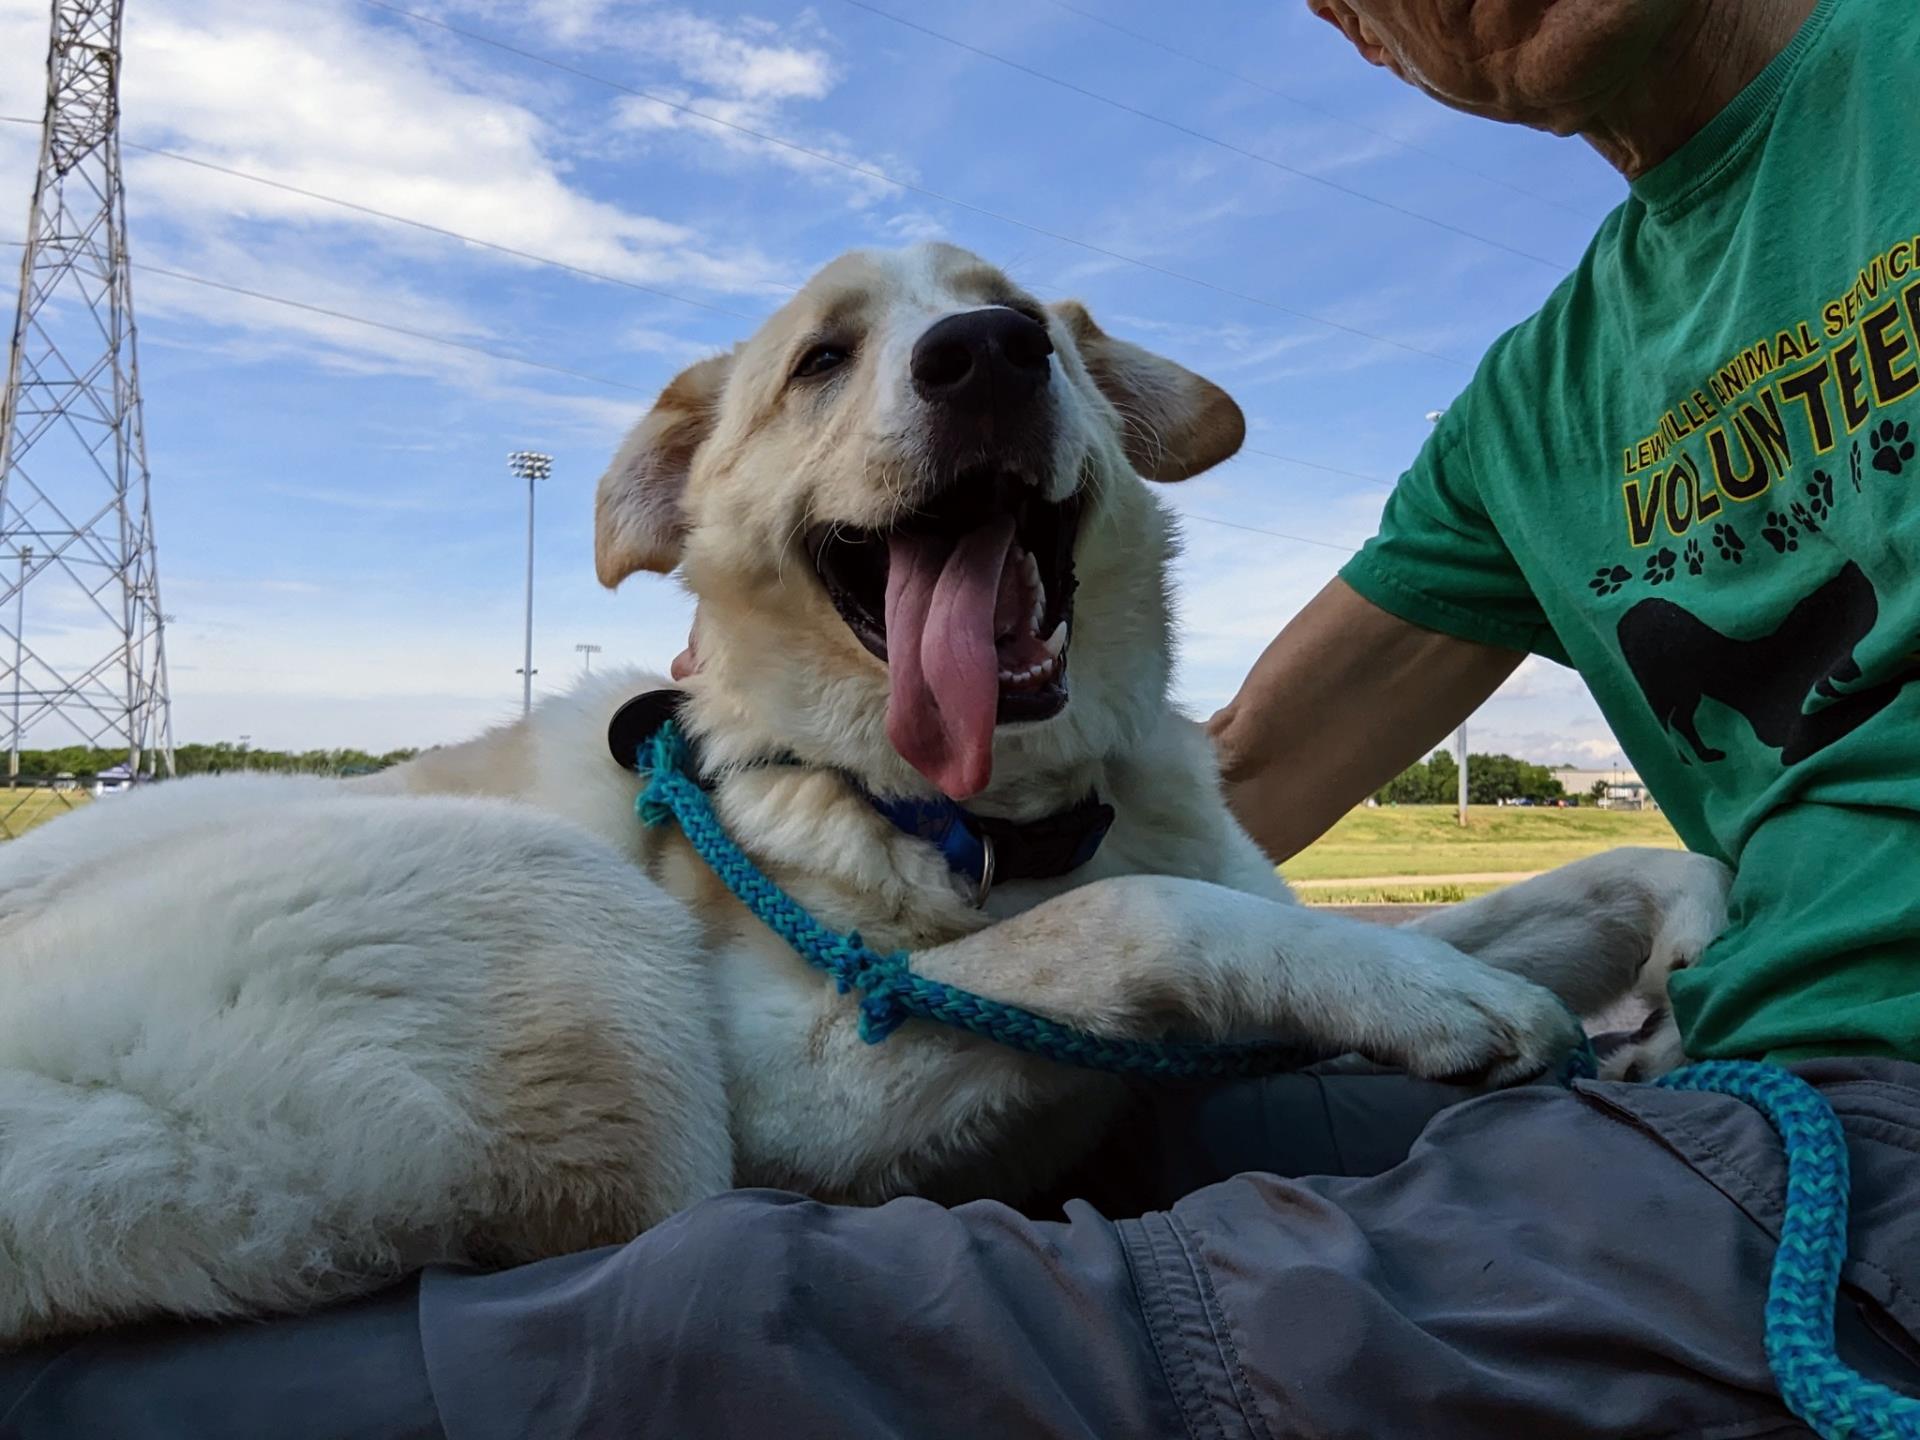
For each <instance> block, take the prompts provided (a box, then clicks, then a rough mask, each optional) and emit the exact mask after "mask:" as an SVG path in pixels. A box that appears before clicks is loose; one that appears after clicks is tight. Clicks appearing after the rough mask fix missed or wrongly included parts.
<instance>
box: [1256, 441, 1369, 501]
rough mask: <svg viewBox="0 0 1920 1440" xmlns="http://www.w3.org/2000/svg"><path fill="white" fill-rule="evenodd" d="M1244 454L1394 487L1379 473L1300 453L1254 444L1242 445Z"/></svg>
mask: <svg viewBox="0 0 1920 1440" xmlns="http://www.w3.org/2000/svg"><path fill="white" fill-rule="evenodd" d="M1240 453H1241V454H1242V455H1262V456H1265V457H1266V458H1267V459H1269V460H1283V461H1285V462H1286V463H1287V464H1289V465H1302V466H1305V467H1306V468H1307V469H1309V470H1324V471H1326V472H1327V474H1329V475H1344V476H1346V477H1347V478H1348V479H1349V480H1364V481H1366V482H1367V484H1369V485H1378V486H1379V487H1380V488H1381V489H1383V490H1391V489H1393V488H1394V486H1393V481H1391V480H1382V479H1381V478H1380V477H1379V476H1378V475H1362V474H1361V473H1360V472H1359V471H1358V470H1342V469H1341V468H1340V467H1339V466H1338V465H1327V464H1324V463H1322V462H1321V461H1318V460H1302V459H1301V458H1300V457H1299V456H1298V455H1282V454H1280V453H1279V451H1277V450H1260V449H1256V448H1255V447H1254V446H1252V445H1242V446H1241V447H1240Z"/></svg>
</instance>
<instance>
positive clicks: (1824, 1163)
mask: <svg viewBox="0 0 1920 1440" xmlns="http://www.w3.org/2000/svg"><path fill="white" fill-rule="evenodd" d="M1655 1083H1657V1084H1658V1085H1660V1086H1661V1087H1663V1088H1665V1089H1668V1090H1700V1091H1710V1092H1712V1093H1714V1094H1717V1095H1728V1096H1732V1097H1733V1098H1734V1099H1736V1100H1742V1101H1745V1102H1746V1103H1747V1104H1749V1105H1751V1106H1753V1107H1754V1108H1755V1109H1756V1110H1758V1111H1759V1112H1760V1113H1761V1114H1762V1115H1764V1116H1766V1117H1767V1123H1768V1124H1770V1125H1772V1126H1773V1128H1774V1130H1775V1131H1777V1132H1778V1133H1779V1136H1780V1143H1781V1145H1782V1146H1783V1147H1784V1148H1785V1150H1786V1155H1787V1203H1786V1207H1785V1211H1784V1214H1783V1215H1782V1217H1781V1221H1780V1248H1779V1249H1778V1250H1776V1251H1775V1252H1774V1256H1773V1274H1772V1275H1771V1277H1770V1278H1769V1280H1768V1283H1767V1308H1766V1350H1767V1367H1768V1368H1769V1369H1770V1370H1771V1371H1772V1372H1773V1379H1774V1383H1775V1384H1776V1385H1777V1386H1779V1389H1780V1398H1781V1400H1782V1401H1783V1402H1785V1404H1786V1407H1787V1408H1788V1409H1789V1410H1791V1411H1792V1412H1793V1413H1794V1414H1795V1415H1798V1416H1799V1417H1800V1418H1801V1419H1802V1420H1804V1421H1806V1422H1807V1424H1808V1425H1810V1426H1812V1427H1813V1429H1814V1430H1815V1431H1817V1432H1818V1433H1819V1434H1820V1435H1821V1436H1822V1437H1824V1440H1920V1400H1916V1399H1911V1398H1909V1397H1907V1396H1905V1395H1901V1394H1899V1393H1898V1392H1896V1391H1894V1390H1890V1389H1888V1388H1887V1387H1886V1386H1885V1385H1881V1384H1877V1383H1876V1382H1874V1381H1872V1380H1869V1379H1867V1378H1866V1377H1865V1376H1864V1375H1861V1374H1860V1373H1859V1372H1857V1371H1855V1370H1852V1369H1849V1368H1848V1367H1847V1366H1846V1365H1845V1364H1843V1363H1842V1362H1841V1360H1840V1357H1839V1355H1838V1353H1837V1352H1836V1349H1835V1345H1834V1330H1833V1317H1834V1311H1835V1308H1836V1306H1837V1305H1838V1304H1839V1300H1840V1267H1841V1265H1842V1263H1843V1262H1844V1261H1845V1259H1846V1253H1847V1195H1848V1190H1849V1186H1850V1175H1849V1171H1848V1166H1847V1138H1846V1135H1845V1133H1844V1132H1843V1131H1842V1130H1841V1128H1840V1121H1839V1118H1838V1117H1837V1116H1836V1115H1835V1114H1834V1113H1833V1107H1832V1106H1831V1105H1829V1104H1828V1103H1827V1099H1826V1097H1825V1096H1824V1095H1822V1094H1821V1093H1820V1092H1819V1091H1818V1090H1816V1089H1814V1088H1813V1086H1811V1085H1809V1084H1808V1083H1807V1082H1806V1081H1804V1080H1802V1079H1801V1078H1800V1077H1799V1076H1798V1075H1795V1074H1793V1073H1792V1072H1791V1071H1788V1070H1782V1069H1781V1068H1780V1067H1778V1066H1777V1065H1762V1064H1759V1063H1757V1062H1755V1061H1751V1060H1707V1061H1703V1062H1701V1063H1700V1064H1698V1065H1690V1066H1688V1067H1687V1068H1686V1069H1684V1070H1676V1071H1675V1072H1674V1073H1673V1074H1671V1075H1667V1076H1664V1077H1662V1078H1661V1079H1660V1080H1658V1081H1657V1082H1655Z"/></svg>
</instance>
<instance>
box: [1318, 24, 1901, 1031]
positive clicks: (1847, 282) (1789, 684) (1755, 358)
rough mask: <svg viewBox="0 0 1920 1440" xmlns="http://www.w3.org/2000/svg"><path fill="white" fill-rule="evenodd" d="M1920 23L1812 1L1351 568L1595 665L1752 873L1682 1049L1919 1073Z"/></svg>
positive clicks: (1691, 800)
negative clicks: (1833, 1060)
mask: <svg viewBox="0 0 1920 1440" xmlns="http://www.w3.org/2000/svg"><path fill="white" fill-rule="evenodd" d="M1917 447H1920V4H1916V3H1915V0H1822V3H1821V4H1820V5H1819V7H1818V8H1817V9H1816V10H1815V11H1814V13H1813V14H1812V16H1811V17H1809V19H1808V20H1807V22H1806V23H1805V25H1804V26H1803V27H1802V28H1801V30H1800V32H1799V33H1798V35H1797V36H1796V37H1795V39H1794V40H1793V42H1792V44H1791V45H1789V47H1788V48H1787V49H1786V50H1785V51H1784V52H1782V53H1781V54H1780V55H1779V56H1778V57H1777V58H1776V59H1775V60H1774V62H1773V63H1772V64H1771V65H1769V66H1768V67H1767V68H1766V70H1765V71H1763V72H1762V73H1761V74H1760V75H1759V76H1758V77H1756V78H1755V79H1754V81H1753V83H1752V84H1751V85H1749V86H1748V87H1747V88H1746V90H1744V91H1743V92H1742V93H1741V94H1740V96H1739V97H1738V98H1737V99H1736V100H1735V101H1734V102H1733V103H1732V104H1731V105H1730V106H1728V107H1727V109H1726V110H1725V111H1724V112H1723V113H1721V114H1720V115H1719V116H1718V117H1717V118H1716V119H1715V120H1714V121H1713V122H1712V123H1711V124H1710V125H1708V126H1707V128H1706V129H1705V130H1703V131H1701V132H1700V133H1699V134H1698V135H1696V136H1695V137H1694V138H1693V139H1692V140H1690V141H1689V142H1688V143H1687V144H1686V146H1685V147H1684V148H1682V149H1681V150H1680V151H1679V152H1678V153H1677V154H1675V155H1673V156H1672V157H1671V158H1669V159H1668V160H1666V161H1665V162H1664V163H1663V164H1661V165H1660V166H1658V167H1657V168H1655V169H1654V170H1653V171H1651V172H1650V173H1649V174H1647V175H1645V176H1644V177H1642V178H1641V179H1640V180H1638V181H1636V182H1635V183H1634V185H1633V187H1632V193H1631V195H1630V196H1629V198H1628V199H1627V200H1626V202H1625V203H1624V204H1622V205H1621V206H1620V208H1619V209H1618V210H1616V211H1615V212H1614V213H1613V214H1612V215H1610V216H1609V217H1608V218H1607V220H1606V222H1605V224H1604V225H1603V226H1602V227H1601V230H1600V233H1599V235H1598V236H1597V237H1596V238H1595V240H1594V242H1593V245H1592V247H1591V249H1590V250H1589V251H1588V252H1587V255H1586V257H1585V258H1584V259H1583V260H1582V261H1581V263H1580V266H1579V268H1578V269H1577V270H1576V271H1575V272H1574V273H1573V274H1572V275H1571V276H1569V277H1568V279H1567V280H1566V282H1565V283H1564V284H1562V285H1561V286H1560V287H1559V288H1558V289H1557V290H1556V291H1555V292H1554V294H1553V296H1552V297H1551V298H1550V299H1549V300H1548V302H1547V304H1546V306H1545V307H1544V308H1543V309H1542V310H1541V312H1540V313H1539V314H1538V315H1536V316H1535V317H1534V318H1533V319H1531V320H1529V321H1527V322H1526V323H1525V324H1523V325H1520V326H1519V327H1517V328H1516V329H1514V330H1512V331H1510V332H1509V333H1508V334H1507V335H1505V336H1504V337H1502V338H1501V339H1500V340H1499V341H1498V342H1497V343H1496V344H1495V345H1494V347H1493V349H1492V350H1491V351H1490V352H1489V353H1488V355H1487V357H1486V359H1485V360H1484V361H1483V362H1482V364H1481V366H1480V369H1479V371H1478V373H1477V374H1476V376H1475V377H1474V380H1473V382H1472V383H1471V385H1470V386H1469V387H1468V388H1467V390H1466V392H1465V393H1464V395H1462V397H1461V398H1460V399H1459V400H1458V401H1457V402H1455V404H1454V405H1453V406H1452V407H1451V408H1450V409H1449V410H1448V411H1447V413H1446V415H1445V416H1444V418H1443V419H1442V420H1441V422H1440V424H1439V426H1438V427H1437V428H1436V430H1435V431H1434V434H1433V435H1432V437H1431V439H1430V442H1429V444H1428V445H1427V447H1426V449H1425V450H1424V451H1423V452H1422V454H1421V456H1420V458H1419V460H1418V462H1417V463H1416V465H1415V466H1414V468H1413V470H1412V471H1411V472H1410V473H1409V474H1407V475H1406V476H1405V477H1404V478H1403V479H1402V480H1401V482H1400V484H1399V486H1398V488H1397V489H1396V491H1395V492H1394V495H1393V497H1392V499H1391V500H1390V501H1389V503H1388V505H1387V511H1386V515H1385V518H1384V519H1383V521H1382V524H1381V531H1380V534H1379V535H1378V536H1376V537H1375V538H1374V539H1373V540H1372V541H1371V542H1370V543H1369V544H1368V545H1367V546H1366V548H1365V549H1364V550H1363V551H1362V552H1361V553H1360V555H1359V556H1358V557H1356V558H1355V559H1354V561H1353V562H1352V563H1351V564H1349V565H1348V566H1347V568H1346V569H1345V571H1344V572H1343V573H1344V577H1345V579H1346V580H1347V581H1348V583H1349V584H1351V585H1352V586H1353V588H1354V589H1356V590H1357V591H1359V592H1360V594H1362V595H1363V596H1365V597H1366V598H1367V599H1369V600H1371V601H1372V602H1373V603H1374V604H1376V605H1379V606H1381V607H1382V608H1384V609H1386V610H1388V611H1391V612H1393V613H1394V614H1396V615H1399V616H1401V617H1402V618H1404V619H1407V620H1410V621H1413V622H1414V623H1416V624H1419V625H1423V626H1426V627H1428V628H1430V629H1435V630H1440V631H1444V632H1447V633H1449V634H1453V635H1459V636H1464V637H1466V638H1468V639H1472V640H1478V641H1483V642H1486V643H1489V644H1493V645H1501V646H1506V647H1509V648H1511V649H1516V650H1530V651H1534V652H1537V653H1539V654H1542V655H1546V656H1548V657H1550V658H1552V659H1555V660H1558V661H1560V662H1562V663H1564V664H1570V665H1572V666H1574V667H1575V668H1576V669H1578V670H1579V672H1580V673H1581V675H1582V676H1583V677H1585V679H1586V681H1587V683H1588V684H1589V686H1590V687H1591V688H1592V690H1593V693H1594V696H1595V698H1596V699H1597V700H1598V701H1599V704H1600V707H1601V709H1602V710H1603V711H1604V712H1605V714H1606V717H1607V720H1608V722H1609V724H1611V726H1612V727H1613V731H1614V733H1615V735H1616V736H1617V737H1618V738H1619V740H1620V742H1621V744H1622V746H1623V747H1624V748H1625V750H1626V751H1627V753H1628V754H1629V755H1630V756H1631V757H1632V759H1633V761H1634V763H1635V764H1636V766H1637V767H1638V768H1639V771H1640V774H1641V776H1642V778H1643V779H1644V780H1645V781H1646V782H1647V785H1648V787H1649V788H1650V789H1651V790H1652V792H1653V794H1654V795H1655V796H1656V797H1657V798H1658V799H1659V801H1660V803H1661V805H1662V806H1663V807H1664V808H1665V809H1666V811H1667V813H1668V815H1669V816H1670V817H1671V819H1672V820H1673V823H1674V825H1675V826H1676V828H1677V829H1678V830H1679V832H1680V835H1681V837H1682V838H1683V839H1684V840H1685V841H1686V842H1687V844H1688V845H1689V846H1690V847H1691V848H1693V849H1695V850H1698V851H1703V852H1705V853H1707V854H1709V855H1715V856H1718V857H1720V858H1721V859H1723V860H1725V861H1727V862H1728V863H1730V864H1732V865H1733V866H1735V868H1736V871H1737V876H1738V878H1737V880H1736V882H1735V885H1734V890H1733V897H1732V914H1731V920H1730V923H1729V926H1728V929H1727V931H1726V933H1725V934H1724V935H1723V936H1722V937H1721V939H1720V940H1719V941H1718V942H1717V943H1715V944H1714V945H1713V946H1712V947H1711V948H1710V949H1709V950H1708V952H1707V953H1706V955H1705V956H1703V957H1702V959H1701V960H1700V962H1699V963H1698V964H1697V965H1696V966H1695V967H1694V968H1692V969H1690V970H1688V971H1685V972H1683V973H1681V974H1679V975H1677V976H1676V977H1675V978H1674V980H1673V984H1672V993H1673V999H1674V1006H1675V1010H1676V1013H1677V1015H1678V1018H1679V1021H1680V1025H1681V1028H1682V1031H1683V1033H1684V1035H1685V1037H1686V1040H1687V1049H1688V1053H1689V1054H1690V1055H1692V1056H1694V1057H1695V1058H1709V1057H1720V1058H1725V1057H1735V1056H1768V1057H1771V1058H1774V1059H1776V1060H1778V1059H1791V1058H1802V1057H1806V1056H1810V1055H1818V1054H1825V1055H1835V1054H1882V1055H1886V1054H1890V1055H1897V1056H1903V1057H1905V1058H1907V1059H1920V684H1916V683H1913V682H1915V681H1916V680H1920V448H1917Z"/></svg>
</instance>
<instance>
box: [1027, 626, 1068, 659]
mask: <svg viewBox="0 0 1920 1440" xmlns="http://www.w3.org/2000/svg"><path fill="white" fill-rule="evenodd" d="M1039 628H1040V627H1039V626H1038V625H1035V626H1034V629H1036V630H1037V629H1039ZM1040 643H1041V644H1043V645H1045V646H1046V647H1047V655H1048V657H1049V658H1050V659H1053V660H1058V659H1059V658H1060V652H1061V651H1062V650H1064V649H1066V648H1067V622H1066V621H1064V620H1062V621H1061V622H1060V623H1059V624H1058V625H1056V626H1054V627H1053V633H1052V634H1051V635H1049V636H1048V637H1047V638H1046V639H1045V640H1043V641H1041V642H1040Z"/></svg>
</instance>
